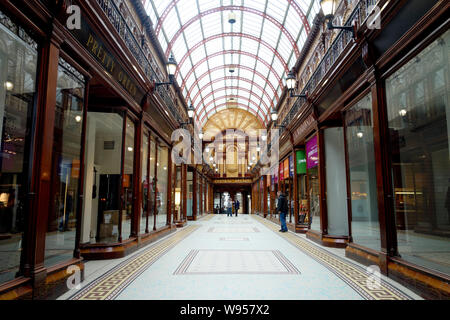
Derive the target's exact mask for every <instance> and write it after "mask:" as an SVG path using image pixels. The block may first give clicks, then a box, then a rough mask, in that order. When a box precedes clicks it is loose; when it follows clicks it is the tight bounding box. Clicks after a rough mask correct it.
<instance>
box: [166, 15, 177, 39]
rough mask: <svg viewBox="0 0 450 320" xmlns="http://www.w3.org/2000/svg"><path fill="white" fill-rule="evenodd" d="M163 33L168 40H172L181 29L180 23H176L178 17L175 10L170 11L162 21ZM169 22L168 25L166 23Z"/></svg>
mask: <svg viewBox="0 0 450 320" xmlns="http://www.w3.org/2000/svg"><path fill="white" fill-rule="evenodd" d="M164 21H165V22H166V23H164V26H163V27H164V32H165V33H166V35H167V38H168V39H172V38H173V36H174V35H175V33H176V32H177V31H178V30H179V29H180V28H181V25H180V23H179V22H178V16H177V13H176V11H175V10H171V11H170V13H169V14H168V15H167V17H166V20H164ZM167 22H170V23H167Z"/></svg>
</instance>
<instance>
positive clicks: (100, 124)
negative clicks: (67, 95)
mask: <svg viewBox="0 0 450 320" xmlns="http://www.w3.org/2000/svg"><path fill="white" fill-rule="evenodd" d="M86 121H87V124H86V139H85V143H86V145H85V168H86V169H85V178H84V183H85V185H84V203H83V225H82V229H81V243H115V242H117V241H118V240H119V212H120V210H121V209H122V204H121V199H120V194H121V189H120V188H121V167H122V161H121V159H122V140H123V129H124V127H123V126H124V119H123V116H122V113H121V112H119V113H118V112H114V111H111V112H101V111H98V112H97V111H89V112H88V113H87V119H86Z"/></svg>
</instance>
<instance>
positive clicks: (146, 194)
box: [139, 134, 150, 234]
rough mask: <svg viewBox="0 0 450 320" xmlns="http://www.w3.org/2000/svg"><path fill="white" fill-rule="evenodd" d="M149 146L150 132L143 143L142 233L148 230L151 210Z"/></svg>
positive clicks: (145, 135)
mask: <svg viewBox="0 0 450 320" xmlns="http://www.w3.org/2000/svg"><path fill="white" fill-rule="evenodd" d="M149 148H150V139H149V135H148V134H144V139H143V145H142V167H141V188H142V203H141V208H140V210H141V222H140V230H139V232H140V233H141V234H145V233H147V232H148V212H149V207H148V206H149V203H150V200H149V187H150V181H149V170H148V168H149V160H150V159H149Z"/></svg>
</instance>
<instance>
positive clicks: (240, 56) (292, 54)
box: [141, 0, 320, 129]
mask: <svg viewBox="0 0 450 320" xmlns="http://www.w3.org/2000/svg"><path fill="white" fill-rule="evenodd" d="M141 1H142V3H143V5H144V8H145V9H146V12H147V14H148V15H149V17H150V19H151V20H152V22H153V25H154V26H155V33H156V36H157V38H158V40H159V42H160V44H161V47H162V48H163V50H164V51H165V54H166V57H169V55H170V54H171V53H172V54H173V55H174V57H175V59H176V60H177V61H178V68H177V72H176V74H175V78H176V80H177V82H178V83H179V84H180V88H181V91H182V94H183V96H184V97H185V99H186V102H187V104H189V103H192V104H193V105H194V108H195V117H194V119H195V121H196V124H197V126H198V127H199V128H202V127H203V126H204V124H205V123H206V121H207V120H208V119H209V118H210V117H211V116H212V115H213V114H214V113H216V112H219V111H221V110H223V109H225V108H227V103H226V102H225V103H222V102H223V100H225V101H226V100H227V99H228V98H231V97H234V98H237V99H238V103H237V104H235V106H236V107H237V108H241V109H244V110H247V111H249V112H251V113H253V114H255V115H256V116H257V118H259V119H260V120H261V121H262V123H263V124H264V125H266V124H267V123H268V121H270V108H274V106H276V105H277V103H278V101H279V99H280V96H281V93H282V90H283V86H284V84H283V81H282V79H284V78H285V77H286V75H287V72H288V71H289V70H290V69H291V68H292V67H293V66H294V65H295V63H296V62H297V59H298V57H299V56H300V51H301V48H302V47H303V45H304V44H305V41H306V37H307V35H308V33H309V31H310V25H311V23H312V21H313V19H314V17H315V15H316V14H317V13H318V12H319V10H320V5H319V1H318V0H141ZM230 12H233V13H234V14H235V17H236V22H235V23H233V24H231V23H229V21H228V17H229V14H230ZM230 69H234V73H231V72H230ZM220 91H225V94H224V95H223V94H220V95H219V96H218V93H219V92H220ZM224 129H226V128H224Z"/></svg>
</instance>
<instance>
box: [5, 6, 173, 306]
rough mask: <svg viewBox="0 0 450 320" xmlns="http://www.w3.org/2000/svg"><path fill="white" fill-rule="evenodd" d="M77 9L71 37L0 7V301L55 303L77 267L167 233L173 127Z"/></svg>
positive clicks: (144, 84) (87, 14)
mask: <svg viewBox="0 0 450 320" xmlns="http://www.w3.org/2000/svg"><path fill="white" fill-rule="evenodd" d="M30 3H31V2H30ZM30 3H26V4H24V5H25V6H26V7H27V8H28V9H29V10H31V11H33V10H34V9H33V8H34V7H32V6H31V5H30ZM80 7H81V9H82V10H81V12H82V25H83V26H82V28H81V29H79V30H68V29H66V28H65V25H64V24H62V23H61V22H60V21H59V20H58V19H59V18H58V19H52V20H51V21H52V22H51V25H48V26H46V28H45V31H43V30H41V29H39V28H38V27H37V26H43V25H45V23H47V22H48V21H47V22H44V21H38V20H39V19H40V17H44V16H46V15H49V16H50V14H51V15H52V16H58V17H62V18H63V17H64V15H63V14H62V15H60V12H59V13H58V12H51V10H53V9H51V8H44V7H43V6H39V8H40V10H43V11H42V12H41V13H42V14H38V15H35V16H33V19H35V21H31V20H30V19H29V17H25V16H23V14H22V13H21V10H18V9H17V8H15V9H14V10H12V9H13V5H9V6H8V7H4V6H3V4H2V5H1V6H0V41H1V42H2V43H3V45H2V46H0V70H1V71H2V72H0V83H2V85H1V86H0V117H1V119H0V120H1V121H0V131H1V145H0V148H1V153H0V170H1V171H0V173H1V174H0V190H1V191H0V204H1V206H0V262H1V263H0V298H2V297H5V298H12V297H26V298H43V297H45V298H51V297H54V296H57V295H58V294H61V293H62V292H63V291H65V290H67V286H66V285H65V279H66V278H67V277H68V276H69V275H70V274H68V273H67V272H66V269H67V267H68V266H74V267H77V268H78V269H79V270H80V272H81V279H82V278H83V272H84V264H83V263H82V260H83V259H108V258H117V257H123V256H124V255H126V254H128V253H130V252H132V251H134V250H136V249H137V248H138V247H139V246H142V245H144V244H146V243H148V242H149V241H154V240H155V239H157V238H158V237H160V236H162V235H164V234H167V233H168V232H171V231H172V229H173V228H172V223H171V221H172V216H171V208H172V200H171V198H172V196H173V195H176V192H174V193H173V192H172V184H171V183H172V174H174V175H176V174H178V172H175V167H173V166H172V163H171V159H170V152H171V143H170V140H169V138H170V135H169V134H168V132H170V131H171V130H172V129H173V127H174V126H173V123H174V120H173V119H172V118H169V117H166V116H164V115H163V114H164V112H163V111H162V106H161V105H160V102H158V100H156V99H154V98H153V97H152V96H151V95H149V94H147V95H145V94H144V92H145V91H147V89H148V80H147V81H146V80H144V76H143V75H144V73H143V72H142V71H140V72H138V73H140V74H141V76H137V73H136V70H134V71H132V70H130V65H129V64H128V63H125V61H127V62H129V61H132V62H133V63H134V64H136V65H138V64H137V63H136V62H135V60H134V59H135V58H134V57H133V56H131V55H130V57H123V51H118V50H117V48H116V47H115V45H113V43H114V41H111V39H105V38H101V37H99V36H98V35H99V34H107V35H109V36H111V37H116V38H117V39H119V40H118V41H122V40H121V39H120V35H118V34H116V33H114V32H115V31H114V32H113V34H112V33H111V32H105V28H104V26H98V25H97V24H95V23H92V22H91V20H90V19H91V17H92V16H93V15H94V16H97V17H98V15H99V14H100V15H101V14H103V13H102V11H101V10H102V9H101V8H100V7H97V6H94V7H95V8H94V9H95V10H98V12H93V11H95V10H93V7H86V6H85V3H80ZM23 12H26V10H25V11H23ZM16 15H19V16H16ZM62 18H61V19H62ZM16 21H23V23H24V25H18V24H16ZM105 23H107V24H108V23H110V22H109V21H108V20H107V18H105ZM47 27H48V28H47ZM49 30H50V32H49ZM123 47H126V46H123ZM139 50H140V49H139ZM146 63H149V62H148V61H147V60H146ZM161 64H162V65H163V64H164V62H162V63H161ZM153 68H156V66H155V65H154V66H153ZM161 69H162V68H161ZM131 74H135V75H136V77H135V76H131ZM150 106H151V108H150ZM172 168H173V170H172ZM175 200H176V199H175ZM176 202H177V201H175V203H176ZM50 288H51V291H50ZM50 292H51V295H50Z"/></svg>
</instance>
